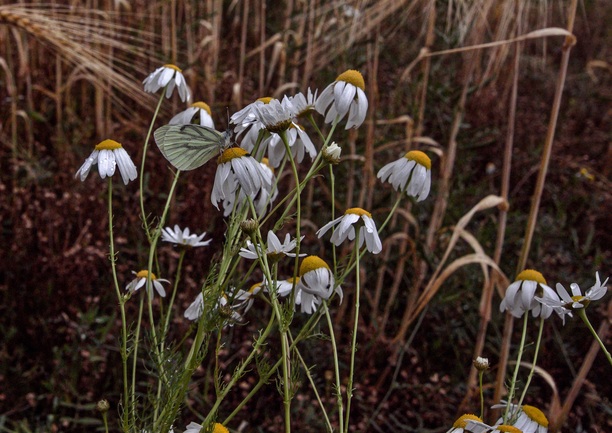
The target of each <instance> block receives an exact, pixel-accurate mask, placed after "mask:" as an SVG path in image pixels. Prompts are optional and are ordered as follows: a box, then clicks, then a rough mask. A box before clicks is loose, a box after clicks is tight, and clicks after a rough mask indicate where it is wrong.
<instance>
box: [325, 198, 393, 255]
mask: <svg viewBox="0 0 612 433" xmlns="http://www.w3.org/2000/svg"><path fill="white" fill-rule="evenodd" d="M356 223H357V224H356ZM336 225H337V227H336V230H335V231H334V234H333V235H332V236H331V238H330V240H331V242H332V243H333V244H335V245H336V246H337V245H340V244H341V243H342V242H344V241H345V240H346V239H347V238H348V239H349V240H351V241H352V240H354V239H355V225H357V228H358V229H359V248H361V247H362V246H363V243H364V242H365V244H366V248H367V250H368V251H370V252H371V253H374V254H378V253H380V251H381V250H382V243H381V242H380V238H379V237H378V231H377V230H376V224H375V223H374V220H373V219H372V214H371V213H370V212H368V211H366V210H363V209H361V208H359V207H354V208H350V209H347V210H346V212H344V215H343V216H341V217H340V218H336V219H335V220H333V221H330V222H328V223H327V224H325V225H324V226H323V227H321V228H320V229H319V231H317V236H319V238H320V237H322V236H323V235H324V234H325V233H327V231H328V230H329V229H331V228H332V227H333V226H336Z"/></svg>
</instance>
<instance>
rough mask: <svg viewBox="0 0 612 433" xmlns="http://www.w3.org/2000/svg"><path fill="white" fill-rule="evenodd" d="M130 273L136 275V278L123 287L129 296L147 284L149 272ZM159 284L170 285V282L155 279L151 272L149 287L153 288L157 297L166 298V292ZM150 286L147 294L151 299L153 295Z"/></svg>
mask: <svg viewBox="0 0 612 433" xmlns="http://www.w3.org/2000/svg"><path fill="white" fill-rule="evenodd" d="M132 273H133V274H134V275H136V278H135V279H133V280H132V281H130V283H129V284H128V285H127V286H126V287H125V290H127V291H128V292H129V293H130V294H133V293H134V292H136V291H137V290H138V289H140V288H141V287H142V286H144V285H145V284H146V283H147V279H148V277H149V271H147V270H142V271H140V272H134V271H132ZM161 283H170V281H168V280H165V279H163V278H157V277H156V276H155V274H154V273H153V272H151V285H152V286H153V287H155V291H157V293H159V296H161V297H162V298H163V297H165V296H166V291H165V290H164V286H162V284H161ZM151 285H148V287H147V293H148V294H149V296H150V297H151V298H153V297H154V293H153V288H152V287H151Z"/></svg>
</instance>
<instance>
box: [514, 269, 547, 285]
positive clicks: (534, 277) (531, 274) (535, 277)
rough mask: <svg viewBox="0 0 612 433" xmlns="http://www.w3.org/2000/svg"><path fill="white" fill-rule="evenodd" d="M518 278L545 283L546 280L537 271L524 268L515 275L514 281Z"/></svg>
mask: <svg viewBox="0 0 612 433" xmlns="http://www.w3.org/2000/svg"><path fill="white" fill-rule="evenodd" d="M518 280H521V281H525V280H530V281H535V282H536V283H540V284H545V285H546V280H545V279H544V276H543V275H542V274H541V273H539V272H538V271H534V270H533V269H525V270H524V271H523V272H521V273H520V274H518V275H517V277H516V281H518Z"/></svg>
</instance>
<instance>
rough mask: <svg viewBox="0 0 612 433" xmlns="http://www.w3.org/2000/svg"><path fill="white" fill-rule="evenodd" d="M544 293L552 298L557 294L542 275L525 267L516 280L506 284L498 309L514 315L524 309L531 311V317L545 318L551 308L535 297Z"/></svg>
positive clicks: (519, 314)
mask: <svg viewBox="0 0 612 433" xmlns="http://www.w3.org/2000/svg"><path fill="white" fill-rule="evenodd" d="M544 293H546V296H547V297H551V298H554V297H555V296H557V294H556V293H555V292H554V290H553V289H551V288H550V287H548V286H547V285H546V280H545V279H544V276H543V275H542V274H541V273H539V272H538V271H534V270H533V269H526V270H524V271H523V272H521V273H520V274H518V275H517V277H516V281H514V282H513V283H512V284H510V285H509V286H508V288H507V289H506V294H505V296H504V299H503V300H502V302H501V304H500V305H499V310H500V311H501V312H504V311H506V310H508V311H509V312H510V313H511V314H512V315H513V316H514V317H521V316H522V315H523V314H524V313H525V312H526V311H531V314H532V315H533V317H538V316H540V317H542V318H543V319H547V318H548V317H550V315H551V314H552V312H553V310H554V309H553V308H552V307H549V306H548V305H545V304H542V303H541V302H539V301H538V300H537V299H536V296H539V297H541V296H542V295H543V294H544Z"/></svg>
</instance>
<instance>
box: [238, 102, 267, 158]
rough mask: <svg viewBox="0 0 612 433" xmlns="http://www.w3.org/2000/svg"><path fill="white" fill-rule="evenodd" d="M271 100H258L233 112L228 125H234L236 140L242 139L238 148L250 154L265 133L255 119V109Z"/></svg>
mask: <svg viewBox="0 0 612 433" xmlns="http://www.w3.org/2000/svg"><path fill="white" fill-rule="evenodd" d="M272 99H273V98H270V97H264V98H259V99H257V100H256V101H255V102H252V103H250V104H249V105H247V106H246V107H244V108H243V109H242V110H240V111H237V112H235V113H234V114H232V116H231V117H230V123H232V124H234V125H236V126H235V127H234V134H235V136H236V138H237V139H238V138H239V137H242V139H241V141H240V147H242V148H243V149H246V150H247V151H249V152H252V151H253V149H254V147H255V144H256V143H257V140H258V138H259V136H260V133H261V134H264V133H267V131H266V128H265V125H264V124H263V123H261V121H260V120H259V118H258V117H257V114H256V113H257V111H256V109H257V107H258V106H260V105H264V104H267V103H268V102H270V101H271V100H272ZM261 155H263V150H262V151H259V150H258V152H257V156H261Z"/></svg>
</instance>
